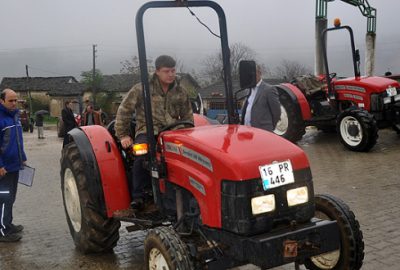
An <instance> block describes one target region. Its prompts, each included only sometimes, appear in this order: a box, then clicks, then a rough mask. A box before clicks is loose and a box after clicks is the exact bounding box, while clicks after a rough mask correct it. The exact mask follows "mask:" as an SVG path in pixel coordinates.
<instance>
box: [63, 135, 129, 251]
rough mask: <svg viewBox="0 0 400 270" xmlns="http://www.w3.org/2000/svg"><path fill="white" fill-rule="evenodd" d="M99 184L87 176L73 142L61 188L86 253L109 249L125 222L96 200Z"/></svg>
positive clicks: (79, 245)
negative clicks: (107, 213) (91, 181)
mask: <svg viewBox="0 0 400 270" xmlns="http://www.w3.org/2000/svg"><path fill="white" fill-rule="evenodd" d="M95 185H96V183H89V181H88V179H87V178H86V175H85V166H84V164H83V161H82V159H81V157H80V154H79V150H78V147H77V145H76V144H75V143H74V142H72V143H70V144H69V145H67V146H66V147H65V148H64V149H63V153H62V158H61V189H62V195H63V203H64V209H65V213H66V216H67V222H68V227H69V230H70V233H71V235H72V238H73V240H74V243H75V246H76V247H77V248H78V249H79V250H80V251H82V252H83V253H97V252H106V251H109V250H111V249H113V248H114V247H115V246H116V245H117V242H118V239H119V228H120V226H121V223H120V222H119V221H117V220H115V219H113V218H108V217H107V216H106V215H105V213H103V210H101V209H103V207H101V205H99V202H98V200H96V199H95V195H96V194H95V193H96V191H95V190H98V189H94V188H93V186H95Z"/></svg>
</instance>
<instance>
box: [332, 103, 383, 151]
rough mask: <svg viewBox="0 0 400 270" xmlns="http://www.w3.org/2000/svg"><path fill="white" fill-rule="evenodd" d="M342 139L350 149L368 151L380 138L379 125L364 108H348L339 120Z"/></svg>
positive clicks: (337, 126)
mask: <svg viewBox="0 0 400 270" xmlns="http://www.w3.org/2000/svg"><path fill="white" fill-rule="evenodd" d="M336 129H337V132H338V133H339V134H340V141H341V142H342V143H343V145H344V146H346V147H347V148H348V149H350V150H352V151H357V152H368V151H369V150H370V149H371V148H372V147H373V146H374V145H375V144H376V141H377V139H378V127H377V124H376V121H375V119H374V117H373V116H372V115H371V114H370V113H368V112H367V111H364V110H358V109H348V110H345V111H343V112H342V113H341V114H340V115H339V117H338V120H337V125H336Z"/></svg>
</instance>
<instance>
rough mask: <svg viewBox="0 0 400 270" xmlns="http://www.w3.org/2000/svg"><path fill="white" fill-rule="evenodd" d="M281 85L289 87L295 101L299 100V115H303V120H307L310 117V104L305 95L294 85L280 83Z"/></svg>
mask: <svg viewBox="0 0 400 270" xmlns="http://www.w3.org/2000/svg"><path fill="white" fill-rule="evenodd" d="M282 85H284V86H286V87H287V88H289V89H290V90H291V91H292V92H293V94H294V95H295V96H296V98H297V101H298V102H299V105H300V110H301V116H302V117H303V120H309V119H311V109H310V105H309V104H308V101H307V99H306V97H305V96H304V94H303V92H301V90H300V89H299V88H297V87H296V86H294V85H293V84H290V83H282Z"/></svg>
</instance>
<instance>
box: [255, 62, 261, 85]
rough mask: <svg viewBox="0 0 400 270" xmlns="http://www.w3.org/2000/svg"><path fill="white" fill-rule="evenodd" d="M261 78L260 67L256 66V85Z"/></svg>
mask: <svg viewBox="0 0 400 270" xmlns="http://www.w3.org/2000/svg"><path fill="white" fill-rule="evenodd" d="M261 78H262V70H261V67H260V65H256V81H257V83H258V82H259V81H260V80H261Z"/></svg>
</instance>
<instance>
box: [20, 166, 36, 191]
mask: <svg viewBox="0 0 400 270" xmlns="http://www.w3.org/2000/svg"><path fill="white" fill-rule="evenodd" d="M34 176H35V168H32V167H29V166H27V165H24V166H23V168H22V169H21V170H19V177H18V183H20V184H23V185H25V186H28V187H31V186H32V184H33V178H34Z"/></svg>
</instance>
